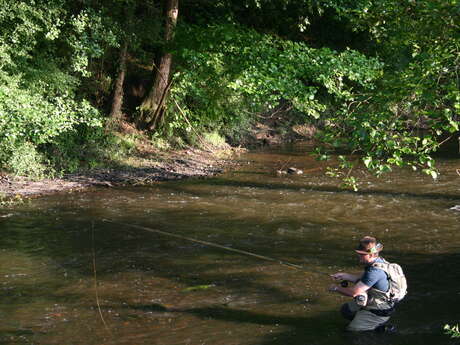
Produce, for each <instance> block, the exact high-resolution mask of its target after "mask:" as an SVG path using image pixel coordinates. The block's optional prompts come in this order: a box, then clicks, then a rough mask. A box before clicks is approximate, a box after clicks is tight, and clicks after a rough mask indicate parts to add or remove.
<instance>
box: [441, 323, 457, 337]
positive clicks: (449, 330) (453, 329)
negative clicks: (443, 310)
mask: <svg viewBox="0 0 460 345" xmlns="http://www.w3.org/2000/svg"><path fill="white" fill-rule="evenodd" d="M444 332H445V333H446V334H447V335H450V337H451V338H460V330H459V328H458V325H455V326H450V325H445V326H444Z"/></svg>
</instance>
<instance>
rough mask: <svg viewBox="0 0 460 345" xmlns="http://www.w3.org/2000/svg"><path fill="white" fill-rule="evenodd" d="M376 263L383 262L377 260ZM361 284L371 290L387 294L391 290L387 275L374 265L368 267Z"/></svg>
mask: <svg viewBox="0 0 460 345" xmlns="http://www.w3.org/2000/svg"><path fill="white" fill-rule="evenodd" d="M374 262H383V260H382V258H380V257H379V258H377V259H376V260H375V261H374ZM361 282H362V283H363V284H365V285H367V286H369V287H371V288H375V289H378V290H381V291H384V292H387V291H388V289H389V288H390V284H389V282H388V277H387V274H386V273H385V271H384V270H382V269H380V268H376V267H373V266H372V265H369V266H366V268H365V269H364V274H363V276H362V278H361Z"/></svg>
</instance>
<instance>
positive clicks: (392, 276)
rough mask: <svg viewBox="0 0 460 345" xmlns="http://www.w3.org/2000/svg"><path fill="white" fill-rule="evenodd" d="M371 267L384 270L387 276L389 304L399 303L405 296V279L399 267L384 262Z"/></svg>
mask: <svg viewBox="0 0 460 345" xmlns="http://www.w3.org/2000/svg"><path fill="white" fill-rule="evenodd" d="M373 266H374V267H377V268H380V269H382V270H384V271H385V273H386V274H387V276H388V280H389V283H390V289H389V290H388V295H389V298H390V302H392V303H398V302H399V301H401V300H402V299H403V298H404V297H405V296H406V295H407V279H406V276H405V275H404V272H403V270H402V268H401V266H399V265H398V264H396V263H389V262H386V261H385V262H377V263H374V264H373Z"/></svg>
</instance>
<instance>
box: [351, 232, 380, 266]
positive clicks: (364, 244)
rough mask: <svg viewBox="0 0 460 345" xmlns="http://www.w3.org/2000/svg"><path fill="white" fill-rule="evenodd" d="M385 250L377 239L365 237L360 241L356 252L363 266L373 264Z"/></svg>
mask: <svg viewBox="0 0 460 345" xmlns="http://www.w3.org/2000/svg"><path fill="white" fill-rule="evenodd" d="M382 249H383V245H382V244H381V243H377V240H376V239H375V237H371V236H365V237H363V238H362V239H361V240H360V241H359V245H358V248H357V249H356V250H355V252H356V253H358V254H359V262H361V263H362V264H365V265H367V264H370V263H372V262H373V261H374V260H375V259H376V258H377V257H378V256H379V252H380V251H381V250H382Z"/></svg>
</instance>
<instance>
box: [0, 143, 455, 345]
mask: <svg viewBox="0 0 460 345" xmlns="http://www.w3.org/2000/svg"><path fill="white" fill-rule="evenodd" d="M239 160H240V163H241V164H240V166H239V168H237V169H236V170H233V171H229V172H226V173H224V174H222V175H219V176H217V177H213V178H207V179H190V180H183V181H174V182H162V183H158V184H155V185H153V186H150V187H132V188H100V189H95V190H91V191H87V192H81V193H70V194H56V195H51V196H46V197H41V198H38V199H34V200H31V201H28V202H26V203H24V204H21V205H16V206H13V207H8V208H4V209H1V210H0V217H1V218H0V229H1V240H0V282H1V290H0V296H1V298H0V306H1V307H0V320H1V323H0V343H1V344H47V345H49V344H59V345H64V344H66V345H67V344H84V345H91V344H126V345H128V344H129V345H131V344H136V345H138V344H155V345H173V344H181V345H182V344H183V345H186V344H189V345H204V344H207V345H233V344H235V345H237V344H238V345H275V344H276V345H287V344H289V345H290V344H318V345H320V344H321V345H323V344H328V345H336V344H337V345H339V344H340V345H342V344H366V345H369V344H388V345H390V344H391V345H398V344H410V345H416V344H453V343H454V341H453V340H452V339H450V338H449V337H448V336H447V335H445V334H443V329H442V328H443V326H444V324H446V323H449V324H456V323H459V322H460V317H459V315H460V312H459V311H460V288H459V284H458V283H459V281H460V279H459V278H460V273H459V272H460V270H459V268H458V267H459V266H460V251H459V248H460V225H459V224H460V212H459V211H456V210H455V209H452V208H453V207H454V206H456V205H460V176H459V175H458V174H457V172H456V169H459V168H460V160H459V159H458V158H455V157H450V158H449V157H442V158H439V159H438V166H439V168H440V171H441V175H440V177H439V179H438V180H436V181H434V180H432V179H431V178H430V177H428V176H426V175H424V174H423V173H421V172H412V171H408V170H404V169H401V170H398V171H394V172H392V173H390V174H387V175H384V176H383V177H381V178H375V177H372V176H369V175H368V174H367V173H366V172H364V171H359V170H357V171H356V174H357V176H358V177H359V178H360V190H359V191H358V192H351V191H347V190H343V189H341V188H339V187H337V185H338V181H337V180H336V179H333V178H331V177H327V176H325V174H324V172H325V166H326V163H325V162H318V161H315V160H314V159H313V157H311V156H309V155H308V154H306V153H305V147H304V146H294V147H284V148H271V149H266V150H260V151H252V152H250V153H247V154H244V155H241V156H240V157H239ZM283 166H284V168H286V167H288V166H294V167H296V168H298V169H301V170H303V171H304V174H302V175H277V174H276V173H275V172H276V170H278V169H279V168H281V167H283ZM459 207H460V206H459ZM104 220H110V221H112V222H114V223H109V222H105V221H104ZM130 224H134V225H140V226H143V227H146V228H149V229H154V230H160V231H164V232H168V233H172V234H175V235H179V236H186V237H190V238H195V239H199V240H202V241H207V242H212V243H217V244H219V245H223V246H227V247H230V248H234V249H238V250H243V251H247V252H251V253H255V254H257V255H261V256H266V257H269V258H274V259H276V260H282V261H284V262H289V263H294V264H296V265H302V266H303V267H304V270H303V271H301V270H297V269H293V268H290V267H288V266H286V265H281V264H279V263H278V262H276V261H268V260H264V259H263V258H262V259H261V258H257V257H252V256H247V255H241V254H239V253H236V252H230V251H227V250H223V249H219V248H215V247H210V246H207V245H205V244H202V243H196V242H191V241H187V240H182V239H180V238H175V237H169V236H165V235H163V234H159V233H155V232H151V231H146V230H142V229H139V228H135V227H131V226H129V225H130ZM367 234H369V235H373V236H376V237H377V238H378V239H379V240H380V241H381V242H382V243H383V244H384V251H383V252H382V256H383V257H385V258H386V259H387V260H389V261H392V262H398V263H399V264H400V265H401V266H402V267H403V268H404V271H405V272H406V275H407V279H408V283H409V294H408V296H407V297H406V299H405V300H404V301H403V302H402V303H401V304H400V306H399V308H398V310H397V312H396V313H395V314H394V316H393V317H392V320H391V323H392V324H394V325H396V326H397V328H398V332H397V333H396V334H383V335H382V334H374V333H366V334H349V333H347V332H345V331H344V327H345V325H346V322H345V320H343V319H342V318H341V316H340V315H339V312H338V309H339V307H340V305H341V304H342V303H344V302H346V301H347V300H348V299H347V298H346V297H342V296H339V295H338V294H332V293H330V292H327V287H328V286H329V285H330V284H331V283H332V281H331V279H330V277H329V276H328V274H332V273H335V272H338V271H346V272H359V271H360V269H361V268H360V267H359V265H358V261H357V256H356V254H354V252H353V248H354V247H355V246H356V245H357V241H358V240H359V239H360V238H361V237H362V236H364V235H367Z"/></svg>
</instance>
